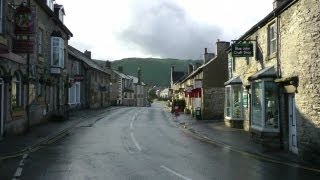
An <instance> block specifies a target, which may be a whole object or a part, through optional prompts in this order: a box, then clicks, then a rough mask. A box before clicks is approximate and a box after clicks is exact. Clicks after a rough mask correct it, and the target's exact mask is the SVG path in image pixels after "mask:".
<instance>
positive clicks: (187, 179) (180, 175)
mask: <svg viewBox="0 0 320 180" xmlns="http://www.w3.org/2000/svg"><path fill="white" fill-rule="evenodd" d="M160 167H161V168H163V169H165V170H166V171H168V172H170V173H172V174H174V175H176V176H178V177H180V178H181V179H184V180H192V179H190V178H187V177H185V176H183V175H182V174H179V173H177V172H175V171H173V170H171V169H169V168H167V167H165V166H160Z"/></svg>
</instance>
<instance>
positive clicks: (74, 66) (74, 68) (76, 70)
mask: <svg viewBox="0 0 320 180" xmlns="http://www.w3.org/2000/svg"><path fill="white" fill-rule="evenodd" d="M71 72H72V74H73V75H78V74H80V62H79V61H73V63H72V68H71Z"/></svg>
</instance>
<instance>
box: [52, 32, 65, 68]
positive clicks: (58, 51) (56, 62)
mask: <svg viewBox="0 0 320 180" xmlns="http://www.w3.org/2000/svg"><path fill="white" fill-rule="evenodd" d="M51 66H53V67H60V68H64V40H63V39H62V38H61V37H51Z"/></svg>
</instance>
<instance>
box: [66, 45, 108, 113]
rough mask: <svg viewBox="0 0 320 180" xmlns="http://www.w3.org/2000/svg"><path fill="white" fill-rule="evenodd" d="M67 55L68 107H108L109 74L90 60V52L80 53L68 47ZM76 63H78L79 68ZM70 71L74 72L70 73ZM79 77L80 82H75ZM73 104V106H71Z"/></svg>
mask: <svg viewBox="0 0 320 180" xmlns="http://www.w3.org/2000/svg"><path fill="white" fill-rule="evenodd" d="M68 53H69V59H70V61H71V62H70V63H69V67H70V69H71V71H70V74H69V87H68V88H69V89H68V91H69V107H70V108H72V107H74V106H77V104H78V106H79V105H80V107H82V108H102V107H108V106H110V81H111V79H110V73H109V72H107V71H105V70H104V69H103V68H102V67H101V66H99V65H98V64H97V63H96V62H95V61H93V60H92V59H91V52H90V51H85V52H84V53H82V52H80V51H79V50H77V49H75V48H74V47H72V46H69V51H68ZM78 63H80V64H79V66H80V67H79V68H78V65H77V64H78ZM74 68H75V69H74ZM72 69H74V71H76V72H75V73H74V72H72ZM79 77H81V79H82V80H81V81H79V80H77V78H79ZM79 91H80V92H79ZM74 99H75V100H74ZM74 101H75V102H74ZM73 102H74V105H72V104H73Z"/></svg>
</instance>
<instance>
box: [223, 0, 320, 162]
mask: <svg viewBox="0 0 320 180" xmlns="http://www.w3.org/2000/svg"><path fill="white" fill-rule="evenodd" d="M319 29H320V3H319V1H318V0H277V1H275V2H274V10H273V11H272V12H271V13H270V14H268V15H267V16H266V17H265V18H263V19H262V20H261V21H260V22H258V23H257V24H256V25H255V26H253V27H252V28H251V29H249V30H248V31H247V32H246V33H245V34H244V35H242V36H241V37H240V38H239V39H238V40H237V41H234V44H233V45H235V46H234V47H236V46H237V47H239V45H240V46H242V47H245V46H247V45H243V44H252V45H253V54H252V55H253V56H252V57H239V56H241V55H239V53H240V52H239V51H238V52H236V53H233V56H232V55H231V54H232V52H234V51H233V50H232V49H230V55H229V60H228V61H229V75H230V79H229V81H228V82H226V94H227V95H226V107H225V120H226V123H227V124H241V122H242V123H243V127H244V129H245V130H248V131H250V132H251V133H252V137H253V138H254V140H255V141H257V142H258V143H260V144H261V145H262V147H263V148H266V149H270V148H272V149H275V148H277V149H279V148H281V149H284V150H288V151H291V152H292V153H295V154H297V155H299V157H301V158H303V159H305V160H311V161H314V162H317V163H319V162H320V151H319V149H320V140H319V137H320V129H319V128H320V119H319V113H320V111H319V109H320V108H319V107H320V106H319V104H320V95H319V87H320V80H319V77H320V72H319V71H318V69H317V68H318V65H319V62H320V59H319V52H320V51H319V47H320V46H319V42H320V31H319ZM233 49H234V48H233ZM238 50H239V49H238ZM240 54H241V53H240ZM249 54H250V53H249ZM242 55H243V54H242ZM236 109H237V112H235V110H236ZM232 121H240V123H239V122H237V123H232Z"/></svg>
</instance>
